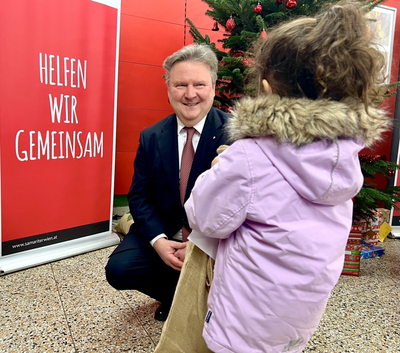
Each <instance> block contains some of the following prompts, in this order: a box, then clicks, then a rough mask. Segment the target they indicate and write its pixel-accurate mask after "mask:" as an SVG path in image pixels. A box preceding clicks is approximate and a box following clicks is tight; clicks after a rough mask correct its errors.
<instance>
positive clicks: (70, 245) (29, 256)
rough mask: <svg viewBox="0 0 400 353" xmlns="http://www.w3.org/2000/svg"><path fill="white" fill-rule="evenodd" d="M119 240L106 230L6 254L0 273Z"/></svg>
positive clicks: (0, 265)
mask: <svg viewBox="0 0 400 353" xmlns="http://www.w3.org/2000/svg"><path fill="white" fill-rule="evenodd" d="M119 242H120V238H119V236H118V235H117V234H116V233H113V232H112V233H109V232H107V233H99V234H95V235H89V236H86V237H83V238H79V239H74V240H70V241H66V242H63V243H58V244H54V245H49V246H45V247H42V248H39V249H33V250H28V251H24V252H22V253H18V254H12V255H7V256H5V257H1V258H0V275H1V276H3V275H6V274H8V273H11V272H15V271H20V270H23V269H26V268H29V267H34V266H39V265H43V264H46V263H49V262H53V261H58V260H62V259H65V258H67V257H71V256H76V255H79V254H84V253H87V252H90V251H94V250H99V249H102V248H106V247H109V246H113V245H116V244H118V243H119Z"/></svg>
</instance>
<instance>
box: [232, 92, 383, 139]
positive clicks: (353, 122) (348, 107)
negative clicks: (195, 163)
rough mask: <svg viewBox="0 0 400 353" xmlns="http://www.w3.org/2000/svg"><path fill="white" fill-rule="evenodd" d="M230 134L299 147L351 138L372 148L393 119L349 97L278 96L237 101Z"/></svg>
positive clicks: (233, 136) (238, 137) (233, 137)
mask: <svg viewBox="0 0 400 353" xmlns="http://www.w3.org/2000/svg"><path fill="white" fill-rule="evenodd" d="M232 115H233V118H231V119H229V121H228V124H227V132H228V136H229V138H230V139H231V141H236V140H239V139H242V138H247V137H265V136H273V137H274V138H275V139H276V140H277V141H278V142H289V143H292V144H294V145H297V146H300V145H304V144H308V143H311V142H314V141H316V140H324V139H329V140H335V139H338V138H352V139H355V140H357V141H359V142H362V143H364V144H365V146H366V147H371V146H372V145H373V144H374V143H375V142H376V141H378V140H380V139H381V136H382V133H383V132H384V131H387V130H389V128H390V120H389V119H388V118H387V116H386V113H385V111H384V110H382V109H378V108H375V107H372V106H370V107H368V112H366V111H365V107H364V105H363V104H360V102H358V101H355V100H353V99H350V98H347V99H345V100H343V101H341V102H338V101H331V100H326V99H319V100H309V99H306V98H301V99H294V98H286V97H283V98H281V97H279V96H277V95H269V96H260V97H258V98H244V99H242V100H240V101H239V102H238V104H237V105H236V109H235V111H233V112H232Z"/></svg>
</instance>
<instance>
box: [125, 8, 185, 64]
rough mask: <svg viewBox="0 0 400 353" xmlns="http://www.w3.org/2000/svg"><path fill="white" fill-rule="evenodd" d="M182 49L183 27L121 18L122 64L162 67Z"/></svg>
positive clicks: (145, 19) (142, 19) (153, 21)
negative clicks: (172, 54)
mask: <svg viewBox="0 0 400 353" xmlns="http://www.w3.org/2000/svg"><path fill="white" fill-rule="evenodd" d="M182 46H183V25H182V24H180V25H178V24H175V23H166V22H160V21H156V20H153V19H147V18H141V17H135V16H129V15H124V14H122V15H121V43H120V58H119V60H120V61H128V62H134V63H142V64H147V65H156V66H162V63H163V62H164V60H165V58H166V57H167V56H169V55H171V53H173V52H174V51H176V50H178V49H180V48H181V47H182Z"/></svg>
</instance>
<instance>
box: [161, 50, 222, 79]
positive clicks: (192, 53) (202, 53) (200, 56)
mask: <svg viewBox="0 0 400 353" xmlns="http://www.w3.org/2000/svg"><path fill="white" fill-rule="evenodd" d="M182 61H195V62H199V63H203V64H206V65H207V66H208V67H209V68H210V70H211V81H212V83H213V84H215V82H217V71H218V59H217V56H216V55H215V53H214V52H213V50H212V49H211V48H210V46H208V45H206V44H190V45H187V46H185V47H183V48H182V49H180V50H178V51H177V52H175V53H173V54H172V55H170V56H169V57H168V58H166V59H165V61H164V63H163V67H164V69H165V79H166V81H167V85H168V84H169V73H170V71H171V68H172V66H174V65H175V64H176V63H179V62H182Z"/></svg>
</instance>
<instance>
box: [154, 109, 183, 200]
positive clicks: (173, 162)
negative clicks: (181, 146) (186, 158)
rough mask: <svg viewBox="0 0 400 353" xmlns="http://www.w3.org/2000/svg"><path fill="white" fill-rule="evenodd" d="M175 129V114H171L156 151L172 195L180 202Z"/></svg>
mask: <svg viewBox="0 0 400 353" xmlns="http://www.w3.org/2000/svg"><path fill="white" fill-rule="evenodd" d="M177 129H178V127H177V123H176V116H175V114H172V115H171V116H170V119H168V120H167V122H166V123H165V124H164V126H163V129H162V131H161V134H160V136H159V138H158V151H159V153H160V156H161V161H162V165H163V167H164V170H165V173H166V175H167V179H168V183H169V185H170V188H171V192H172V195H174V198H176V200H177V201H178V202H179V203H180V198H179V163H178V138H177Z"/></svg>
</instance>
